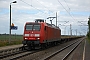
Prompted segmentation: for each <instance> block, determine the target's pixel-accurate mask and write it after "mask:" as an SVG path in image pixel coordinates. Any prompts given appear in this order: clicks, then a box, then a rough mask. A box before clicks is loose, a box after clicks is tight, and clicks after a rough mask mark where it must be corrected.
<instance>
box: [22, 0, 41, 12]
mask: <svg viewBox="0 0 90 60" xmlns="http://www.w3.org/2000/svg"><path fill="white" fill-rule="evenodd" d="M20 1H22V2H23V3H25V4H27V5H29V6H31V7H33V8H35V9H36V10H38V11H40V12H42V13H43V11H41V10H40V9H37V8H36V7H34V6H33V5H32V4H31V5H30V4H28V3H27V2H25V1H23V0H20Z"/></svg>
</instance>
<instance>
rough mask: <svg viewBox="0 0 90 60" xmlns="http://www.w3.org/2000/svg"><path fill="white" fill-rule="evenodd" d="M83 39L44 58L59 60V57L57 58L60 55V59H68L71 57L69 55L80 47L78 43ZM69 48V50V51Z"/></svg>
mask: <svg viewBox="0 0 90 60" xmlns="http://www.w3.org/2000/svg"><path fill="white" fill-rule="evenodd" d="M82 41H83V39H82V40H80V41H76V42H74V43H72V44H70V45H68V46H66V47H64V48H62V49H60V50H58V51H56V52H54V53H53V54H51V55H49V56H47V57H45V58H44V59H43V60H58V59H56V58H57V56H58V55H59V57H60V58H59V60H66V59H67V58H68V57H69V55H70V54H71V53H72V52H73V51H74V50H75V49H76V48H77V47H78V45H79V44H80V43H81V42H82ZM70 49H71V50H70ZM67 50H69V51H68V52H67Z"/></svg>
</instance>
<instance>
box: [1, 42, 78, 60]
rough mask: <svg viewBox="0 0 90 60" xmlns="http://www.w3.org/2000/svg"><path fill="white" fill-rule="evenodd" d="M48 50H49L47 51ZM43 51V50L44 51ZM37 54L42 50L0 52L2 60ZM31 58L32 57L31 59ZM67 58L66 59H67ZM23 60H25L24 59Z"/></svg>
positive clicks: (20, 48) (19, 49)
mask: <svg viewBox="0 0 90 60" xmlns="http://www.w3.org/2000/svg"><path fill="white" fill-rule="evenodd" d="M76 42H78V41H75V42H74V43H72V44H70V45H68V46H66V47H64V48H62V49H60V51H59V52H61V51H63V50H65V49H67V48H68V47H70V46H72V45H74V44H75V43H76ZM47 50H48V49H47ZM42 51H43V50H42ZM36 52H41V50H40V49H37V50H33V51H25V50H22V47H18V48H16V49H12V50H11V49H9V50H4V51H0V59H1V60H17V59H19V58H22V57H26V56H28V55H33V54H34V53H35V54H37V53H36ZM59 52H58V51H57V52H56V53H55V54H54V53H53V54H51V55H50V56H51V57H50V56H47V57H46V58H44V59H42V60H48V59H49V58H52V57H53V56H55V55H56V54H58V53H59ZM29 58H30V57H29ZM65 58H66V57H65ZM22 60H23V59H22ZM37 60H38V59H37Z"/></svg>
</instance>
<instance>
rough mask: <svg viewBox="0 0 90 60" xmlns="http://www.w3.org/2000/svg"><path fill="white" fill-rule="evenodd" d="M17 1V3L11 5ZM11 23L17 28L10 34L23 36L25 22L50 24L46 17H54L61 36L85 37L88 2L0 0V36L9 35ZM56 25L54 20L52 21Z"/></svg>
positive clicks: (89, 1) (78, 0)
mask: <svg viewBox="0 0 90 60" xmlns="http://www.w3.org/2000/svg"><path fill="white" fill-rule="evenodd" d="M13 1H17V3H12V2H13ZM10 4H11V16H12V17H11V22H12V23H14V25H15V26H17V27H18V29H17V30H12V31H11V32H12V34H15V33H16V34H23V32H24V25H25V23H26V22H34V21H35V19H44V20H46V22H47V23H51V22H50V19H47V18H48V17H56V12H57V20H58V21H57V25H58V26H59V28H60V29H61V34H62V35H70V25H71V29H72V35H86V34H87V31H88V26H87V25H88V18H89V16H90V0H0V34H5V33H6V34H9V26H10ZM52 23H53V24H56V19H55V18H54V19H53V20H52Z"/></svg>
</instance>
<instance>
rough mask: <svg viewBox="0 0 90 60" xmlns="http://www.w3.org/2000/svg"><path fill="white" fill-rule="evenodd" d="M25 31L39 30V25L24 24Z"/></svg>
mask: <svg viewBox="0 0 90 60" xmlns="http://www.w3.org/2000/svg"><path fill="white" fill-rule="evenodd" d="M26 30H40V24H26Z"/></svg>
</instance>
